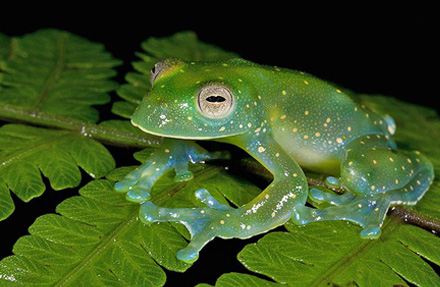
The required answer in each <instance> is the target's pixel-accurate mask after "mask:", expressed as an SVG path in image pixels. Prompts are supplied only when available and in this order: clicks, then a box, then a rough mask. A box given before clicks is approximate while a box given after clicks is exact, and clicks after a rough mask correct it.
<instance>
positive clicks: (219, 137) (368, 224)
mask: <svg viewBox="0 0 440 287" xmlns="http://www.w3.org/2000/svg"><path fill="white" fill-rule="evenodd" d="M209 85H216V86H222V87H225V88H227V89H228V90H229V91H231V93H232V94H233V99H234V104H233V109H232V111H231V112H230V113H229V114H228V115H226V116H225V117H223V118H220V119H213V118H210V117H207V116H206V115H204V114H203V112H201V110H200V108H199V107H198V104H197V100H198V99H197V95H198V93H199V91H200V89H201V88H203V87H206V86H209ZM132 123H133V124H134V125H135V126H137V127H139V128H140V129H142V130H143V131H145V132H147V133H151V134H155V135H159V136H162V137H165V138H173V139H168V140H166V141H165V142H164V146H163V147H162V149H160V150H158V151H157V152H156V153H155V154H152V155H151V157H150V158H149V159H148V160H147V162H146V163H145V164H144V165H143V166H141V167H140V168H138V169H137V170H136V171H134V172H132V173H130V174H129V175H127V177H126V178H125V179H123V180H122V181H120V182H118V183H116V186H115V189H116V190H117V191H121V192H128V193H127V198H128V199H129V200H131V201H135V202H139V203H142V206H141V210H140V217H141V219H142V220H143V221H144V222H146V223H151V222H158V221H159V222H160V221H177V222H180V223H182V224H184V225H185V226H186V227H187V228H188V230H189V231H190V233H191V235H192V239H191V242H190V244H189V245H188V247H186V248H185V249H183V250H181V251H179V252H178V254H177V257H178V258H179V259H181V260H183V261H186V262H193V261H195V260H196V259H197V257H198V254H199V251H200V250H201V248H202V247H203V246H204V245H205V244H206V243H207V242H209V241H210V240H212V239H213V238H214V237H222V238H232V237H236V238H248V237H251V236H254V235H256V234H260V233H263V232H266V231H268V230H270V229H272V228H274V227H276V226H278V225H281V224H283V223H285V222H286V221H287V220H289V219H292V220H293V221H294V222H296V223H298V224H307V223H309V222H314V221H319V220H338V219H343V220H349V221H351V222H354V223H356V224H359V225H360V226H361V227H362V228H363V230H362V232H361V236H362V237H363V238H377V237H379V235H380V227H381V226H382V223H383V220H384V218H385V214H386V212H387V210H388V208H389V206H390V205H395V204H407V205H414V204H416V203H417V201H418V200H420V199H421V198H422V196H423V195H424V193H425V192H426V191H427V190H428V188H429V186H430V184H431V183H432V181H433V179H434V171H433V166H432V164H431V163H430V162H429V160H428V159H427V158H426V157H424V156H423V155H422V154H420V153H419V152H407V151H401V150H397V147H396V144H395V143H394V141H393V139H392V134H393V133H394V130H395V125H394V122H393V120H392V119H391V118H390V117H382V116H379V115H377V114H375V113H374V112H372V111H370V110H368V109H366V108H365V107H363V106H359V105H358V104H356V103H355V102H354V101H353V100H352V99H351V98H349V97H348V96H347V95H345V94H344V93H343V92H342V91H340V90H339V89H337V88H336V87H334V86H332V85H331V84H329V83H327V82H325V81H322V80H320V79H317V78H316V77H313V76H311V75H308V74H305V73H302V72H297V71H292V70H288V69H281V68H277V67H269V66H262V65H257V64H254V63H252V62H249V61H245V60H242V59H233V60H228V61H225V62H183V61H180V60H178V59H168V60H166V61H165V62H164V64H163V68H162V71H161V73H159V74H158V76H157V77H156V78H155V80H154V85H153V88H152V91H151V93H150V94H149V95H147V96H146V97H145V98H144V100H143V101H142V103H141V104H140V105H139V107H138V108H137V110H136V112H135V113H134V114H133V116H132ZM176 139H177V140H176ZM182 139H183V140H182ZM192 140H216V141H221V142H227V143H231V144H234V145H236V146H238V147H240V148H242V149H244V150H245V151H247V152H248V153H249V154H250V155H251V156H252V157H254V158H255V159H256V160H258V161H259V162H260V163H261V164H262V165H263V166H264V167H266V168H267V169H268V170H269V171H270V172H271V173H272V174H273V175H274V181H273V182H272V183H271V184H270V185H269V186H268V187H267V188H266V189H265V190H263V191H262V193H261V194H260V195H258V196H257V197H256V198H255V199H253V200H252V201H251V202H249V203H247V204H245V205H244V206H241V207H237V208H233V207H229V206H226V205H224V204H221V203H219V202H217V201H216V200H215V199H214V198H213V197H212V196H211V195H210V194H209V192H208V191H207V190H204V189H202V190H198V191H196V192H195V197H196V198H197V199H199V200H200V201H201V202H203V203H205V204H206V207H204V208H191V209H190V208H174V209H169V208H162V207H158V206H155V205H154V204H153V203H151V202H149V201H148V199H149V197H150V196H149V193H148V192H149V190H150V189H151V186H152V185H153V184H154V182H155V181H156V179H157V178H158V177H159V176H160V175H161V174H163V173H164V172H165V171H167V170H169V169H171V168H174V169H175V170H176V178H177V180H189V179H191V178H192V176H191V173H190V172H189V171H188V169H187V166H188V162H189V161H191V162H197V161H203V160H206V159H211V158H218V157H225V156H226V155H225V154H211V153H208V152H207V151H205V150H203V149H201V148H200V147H199V146H198V145H196V144H195V143H194V142H193V141H192ZM302 168H305V169H309V170H313V171H317V172H322V173H325V174H328V175H331V176H329V178H328V180H327V182H328V183H329V186H335V185H336V186H339V187H342V188H345V189H346V193H345V194H343V195H334V194H332V193H330V192H329V191H328V190H326V189H316V188H314V189H311V190H310V191H309V188H308V185H307V180H306V177H305V175H304V173H303V170H302ZM307 196H310V197H311V198H312V199H313V200H315V201H318V202H324V201H325V202H328V203H330V204H331V205H333V206H330V207H328V208H325V209H312V208H308V207H305V203H306V199H307Z"/></svg>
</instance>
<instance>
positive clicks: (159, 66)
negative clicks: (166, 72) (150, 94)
mask: <svg viewBox="0 0 440 287" xmlns="http://www.w3.org/2000/svg"><path fill="white" fill-rule="evenodd" d="M163 63H164V61H160V62H158V63H156V64H155V65H154V66H153V68H151V71H150V84H151V85H153V83H154V81H155V80H156V78H157V77H158V76H159V74H160V72H161V71H162V68H163Z"/></svg>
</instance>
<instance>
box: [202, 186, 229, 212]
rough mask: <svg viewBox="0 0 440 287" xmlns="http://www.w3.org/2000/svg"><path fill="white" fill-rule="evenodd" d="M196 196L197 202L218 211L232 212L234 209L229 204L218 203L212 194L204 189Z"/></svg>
mask: <svg viewBox="0 0 440 287" xmlns="http://www.w3.org/2000/svg"><path fill="white" fill-rule="evenodd" d="M195 196H196V198H197V200H199V201H200V202H202V203H204V204H206V205H207V206H209V207H210V208H213V209H216V210H231V209H233V208H232V207H230V206H229V205H227V204H224V203H221V202H219V201H217V200H216V199H215V198H214V197H213V196H212V195H211V194H210V193H209V191H207V190H206V189H204V188H201V189H199V190H196V192H195Z"/></svg>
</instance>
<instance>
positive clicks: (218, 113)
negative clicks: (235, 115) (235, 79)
mask: <svg viewBox="0 0 440 287" xmlns="http://www.w3.org/2000/svg"><path fill="white" fill-rule="evenodd" d="M197 97H198V107H199V110H200V112H201V113H202V114H203V115H204V116H205V117H208V118H211V119H221V118H224V117H226V116H227V115H229V114H230V113H231V111H232V107H233V106H234V97H233V94H232V92H231V91H230V90H229V89H227V88H226V87H222V86H220V85H210V86H205V87H203V88H202V89H201V90H200V91H199V94H198V95H197Z"/></svg>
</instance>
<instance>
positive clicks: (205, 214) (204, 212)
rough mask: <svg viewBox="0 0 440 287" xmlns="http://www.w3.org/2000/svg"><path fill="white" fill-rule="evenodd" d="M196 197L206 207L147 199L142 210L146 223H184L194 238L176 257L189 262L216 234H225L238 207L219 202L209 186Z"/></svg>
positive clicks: (193, 259) (200, 190)
mask: <svg viewBox="0 0 440 287" xmlns="http://www.w3.org/2000/svg"><path fill="white" fill-rule="evenodd" d="M195 196H196V198H197V199H198V200H199V201H200V202H202V203H204V204H206V205H207V207H201V208H163V207H158V206H156V205H154V204H153V203H152V202H145V203H144V204H142V206H141V209H140V218H141V220H142V221H143V222H144V223H146V224H151V223H153V222H166V221H168V222H172V221H173V222H179V223H182V224H183V225H185V227H186V228H187V229H188V231H189V232H190V234H191V241H190V243H189V244H188V246H187V247H186V248H184V249H182V250H180V251H179V252H178V253H177V258H178V259H179V260H182V261H184V262H187V263H193V262H194V261H196V260H197V258H198V256H199V252H200V250H201V249H202V248H203V246H205V245H206V244H207V243H208V242H209V241H211V240H212V239H214V237H216V236H222V235H224V229H225V228H227V223H228V221H230V220H233V218H234V216H235V214H236V212H237V210H238V209H235V208H232V207H230V206H228V205H226V204H223V203H220V202H218V201H217V200H216V199H215V198H214V197H212V196H211V195H210V194H209V192H208V191H207V190H206V189H199V190H197V191H196V192H195Z"/></svg>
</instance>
